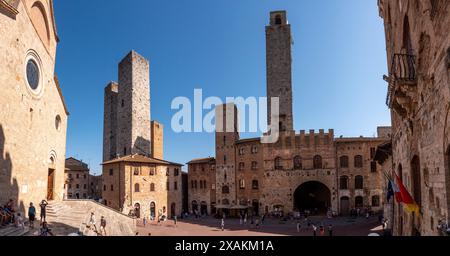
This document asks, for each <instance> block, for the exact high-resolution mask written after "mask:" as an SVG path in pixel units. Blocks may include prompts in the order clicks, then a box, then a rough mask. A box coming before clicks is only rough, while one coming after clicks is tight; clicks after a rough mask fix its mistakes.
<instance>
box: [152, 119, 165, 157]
mask: <svg viewBox="0 0 450 256" xmlns="http://www.w3.org/2000/svg"><path fill="white" fill-rule="evenodd" d="M150 129H151V141H152V157H153V158H156V159H164V126H163V125H162V124H161V123H158V122H157V121H152V122H151V128H150Z"/></svg>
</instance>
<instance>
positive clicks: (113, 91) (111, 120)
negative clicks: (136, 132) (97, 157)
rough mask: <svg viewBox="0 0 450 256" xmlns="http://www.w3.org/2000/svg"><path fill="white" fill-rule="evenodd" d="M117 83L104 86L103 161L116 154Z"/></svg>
mask: <svg viewBox="0 0 450 256" xmlns="http://www.w3.org/2000/svg"><path fill="white" fill-rule="evenodd" d="M118 95H119V84H117V83H116V82H111V83H109V84H108V85H107V86H106V88H105V99H104V116H103V161H104V162H105V161H108V160H110V159H113V158H115V157H116V156H117V97H118Z"/></svg>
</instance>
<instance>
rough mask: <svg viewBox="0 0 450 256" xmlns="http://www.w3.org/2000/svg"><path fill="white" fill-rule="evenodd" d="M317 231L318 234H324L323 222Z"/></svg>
mask: <svg viewBox="0 0 450 256" xmlns="http://www.w3.org/2000/svg"><path fill="white" fill-rule="evenodd" d="M319 231H320V236H324V235H325V228H324V226H323V224H322V225H320V227H319Z"/></svg>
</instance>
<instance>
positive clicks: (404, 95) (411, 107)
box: [379, 0, 450, 235]
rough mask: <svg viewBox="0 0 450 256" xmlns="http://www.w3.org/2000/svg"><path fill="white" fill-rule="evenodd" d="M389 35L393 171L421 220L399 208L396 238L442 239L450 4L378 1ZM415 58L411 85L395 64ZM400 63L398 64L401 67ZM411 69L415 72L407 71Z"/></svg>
mask: <svg viewBox="0 0 450 256" xmlns="http://www.w3.org/2000/svg"><path fill="white" fill-rule="evenodd" d="M379 8H380V15H381V17H382V18H383V19H384V26H385V31H386V45H387V60H388V63H387V65H388V68H389V82H390V83H389V89H390V90H389V91H390V92H391V94H390V95H391V97H390V99H392V100H391V101H390V102H389V103H390V107H391V115H392V126H393V130H392V134H393V162H394V167H393V168H394V170H395V171H396V172H397V174H398V175H399V176H401V178H402V179H403V182H404V183H405V186H406V187H407V189H408V190H409V191H410V193H411V194H412V195H413V196H414V197H415V200H416V201H417V203H418V204H419V205H420V206H421V213H420V215H421V216H417V215H413V214H412V213H409V212H407V211H404V210H403V207H402V206H400V207H397V210H396V212H395V222H394V223H395V224H394V225H395V226H394V234H396V235H412V234H413V233H416V232H420V233H421V234H422V235H438V234H439V232H438V230H437V228H436V226H437V224H438V222H439V221H440V220H443V221H444V222H446V221H447V220H448V217H449V205H450V204H449V198H450V197H449V193H450V185H449V184H450V182H449V180H450V171H449V167H448V166H449V165H448V159H449V158H448V153H449V151H448V148H449V144H450V134H449V129H448V128H447V127H448V125H449V124H448V120H449V119H448V116H449V115H448V113H449V112H450V111H449V109H450V107H449V106H450V104H448V102H450V90H449V89H450V88H449V84H450V71H449V61H450V56H449V54H448V53H449V49H450V33H449V27H450V16H449V15H448V14H449V13H450V2H449V1H419V0H404V1H389V0H381V1H380V2H379ZM399 54H403V55H404V54H408V55H409V56H413V58H410V61H408V62H406V63H405V64H406V65H408V66H407V67H408V70H411V69H412V70H414V73H412V74H411V76H410V77H408V78H409V79H407V80H408V81H406V80H405V75H408V74H404V73H401V72H399V69H398V68H396V67H397V66H398V65H397V66H394V65H393V64H394V63H395V62H393V60H395V57H396V56H398V55H399ZM397 64H398V63H397ZM409 68H411V69H409Z"/></svg>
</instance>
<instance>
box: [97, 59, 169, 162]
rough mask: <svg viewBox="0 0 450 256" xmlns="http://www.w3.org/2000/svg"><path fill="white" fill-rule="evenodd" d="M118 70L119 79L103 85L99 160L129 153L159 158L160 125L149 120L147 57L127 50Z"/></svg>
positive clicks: (160, 157)
mask: <svg viewBox="0 0 450 256" xmlns="http://www.w3.org/2000/svg"><path fill="white" fill-rule="evenodd" d="M118 73H119V82H118V83H117V82H110V83H109V84H108V85H107V86H106V88H105V98H104V129H103V161H104V162H105V161H108V160H111V159H115V158H118V157H123V156H127V155H132V154H139V155H144V156H147V157H152V158H156V159H163V158H164V154H163V126H162V124H160V123H158V122H156V121H151V108H150V64H149V61H148V60H147V59H145V58H144V57H142V56H141V55H139V54H138V53H136V52H135V51H131V52H130V53H129V54H128V55H127V56H126V57H125V58H124V59H123V60H122V61H121V62H120V63H119V72H118Z"/></svg>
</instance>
